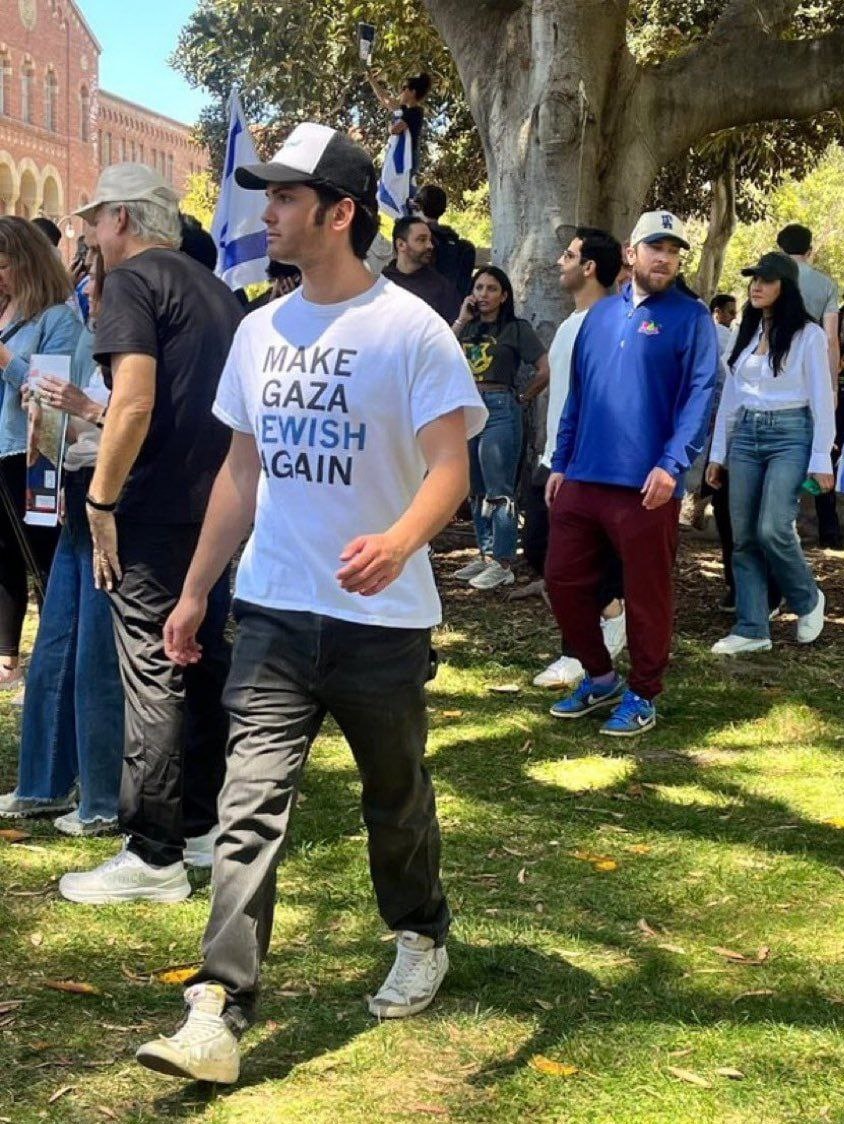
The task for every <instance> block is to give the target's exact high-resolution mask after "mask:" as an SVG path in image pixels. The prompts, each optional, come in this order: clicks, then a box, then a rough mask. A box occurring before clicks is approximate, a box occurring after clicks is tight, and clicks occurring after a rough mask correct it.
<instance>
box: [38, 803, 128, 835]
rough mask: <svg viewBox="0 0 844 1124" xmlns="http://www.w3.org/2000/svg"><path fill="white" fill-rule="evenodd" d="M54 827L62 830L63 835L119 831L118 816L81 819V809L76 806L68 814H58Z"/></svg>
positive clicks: (108, 833)
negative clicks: (110, 818) (108, 818)
mask: <svg viewBox="0 0 844 1124" xmlns="http://www.w3.org/2000/svg"><path fill="white" fill-rule="evenodd" d="M53 827H54V828H55V829H56V830H57V831H60V832H61V833H62V835H74V836H82V835H84V836H90V835H111V834H112V833H113V832H115V831H117V817H115V818H114V819H112V820H104V819H102V818H101V817H100V816H96V817H95V818H94V819H92V820H80V818H79V809H78V808H74V809H73V811H72V812H68V814H67V815H66V816H58V817H57V819H54V820H53Z"/></svg>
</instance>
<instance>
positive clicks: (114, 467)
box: [90, 408, 150, 503]
mask: <svg viewBox="0 0 844 1124" xmlns="http://www.w3.org/2000/svg"><path fill="white" fill-rule="evenodd" d="M149 424H150V413H149V411H148V410H141V409H136V408H126V409H117V410H114V409H112V410H110V411H109V413H108V418H107V421H106V424H105V426H104V428H103V436H102V440H101V441H100V449H99V452H98V454H97V467H96V469H95V470H94V478H93V480H92V481H91V488H90V492H91V495H92V497H93V498H94V499H95V500H96V501H97V502H98V503H116V502H117V500H118V498H119V497H120V493H121V492H122V491H123V485H124V484H125V483H126V478H127V477H128V475H129V473H130V472H131V470H132V465H133V464H134V463H135V461H136V460H137V459H138V453H139V452H140V451H141V446H142V445H143V443H144V440H145V438H146V435H147V433H148V432H149Z"/></svg>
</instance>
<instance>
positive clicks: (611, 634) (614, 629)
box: [601, 609, 627, 659]
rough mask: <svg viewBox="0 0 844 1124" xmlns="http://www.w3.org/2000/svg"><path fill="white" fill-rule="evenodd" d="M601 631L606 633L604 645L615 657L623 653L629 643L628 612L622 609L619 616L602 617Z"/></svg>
mask: <svg viewBox="0 0 844 1124" xmlns="http://www.w3.org/2000/svg"><path fill="white" fill-rule="evenodd" d="M601 632H602V633H603V634H604V647H605V648H606V649H607V651H608V652H609V654H610V655H611V656H612V658H613V659H615V658H616V656H619V655H621V653H622V652H623V651H624V647H625V645H626V644H627V614H626V613H625V611H624V610H623V609H622V610H621V612H620V613H619V615H618V616H617V617H602V618H601Z"/></svg>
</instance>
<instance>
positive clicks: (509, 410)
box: [452, 265, 550, 589]
mask: <svg viewBox="0 0 844 1124" xmlns="http://www.w3.org/2000/svg"><path fill="white" fill-rule="evenodd" d="M452 328H453V330H454V332H455V334H456V336H457V338H458V339H459V340H460V343H461V344H462V345H463V351H464V353H465V355H466V358H467V360H468V362H469V366H470V368H471V370H472V374H473V375H474V377H475V382H476V383H477V387H478V390H479V391H480V392H481V395H482V397H483V400H484V405H485V406H486V408H487V410H488V411H489V419H488V420H487V423H486V426H485V427H484V429H483V432H482V433H480V434H479V435H478V436H477V437H473V438H472V440H471V441H470V442H469V472H470V482H469V502H470V504H471V508H472V517H473V519H474V522H475V534H476V536H477V540H478V548H479V550H480V557H479V558H477V559H476V560H475V561H473V562H470V563H469V564H468V565H467V566H463V567H462V568H461V569H460V570H458V571H457V573H456V574H455V577H457V578H460V579H461V580H462V581H468V582H469V584H470V585H471V586H473V587H474V588H475V589H494V588H495V587H496V586H499V585H511V584H512V583H513V581H514V580H515V578H514V575H513V570H512V563H513V561H514V559H515V557H516V548H517V545H518V525H517V523H516V473H517V472H518V468H519V458H520V456H521V452H522V411H521V407H522V406H523V405H525V404H526V403H528V402H530V401H531V399H533V398H535V397H536V395H537V394H539V393H540V391H542V390H543V389H544V388H545V387H546V386H547V385H548V379H549V377H550V369H549V366H548V353H547V351H546V348H545V346H544V344H543V343H542V342H541V340H540V339H539V337H538V336H537V334H536V332H535V331H534V330H533V328H532V327H531V326H530V324H529V323H528V322H527V320H521V319H519V318H518V317H517V316H516V313H515V308H514V304H513V286H512V284H511V283H510V278H509V277H508V276H507V274H506V273H505V272H504V271H503V270H502V269H498V268H497V266H494V265H487V266H483V267H482V268H481V269H479V270H478V271H477V273H476V274H475V277H474V280H473V282H472V292H471V294H470V295H469V296H468V297H467V298H466V300H465V301H464V302H463V307H462V308H461V310H460V315H459V317H458V318H457V320H456V321H455V322H454V324H453V325H452ZM523 363H527V364H529V365H530V366H533V367H534V368H535V369H536V375H535V376H534V378H533V379H532V380H531V382H530V384H529V385H528V386H527V388H526V389H525V390H524V392H523V393H521V394H519V393H517V390H516V377H517V376H518V373H519V368H520V367H521V365H522V364H523Z"/></svg>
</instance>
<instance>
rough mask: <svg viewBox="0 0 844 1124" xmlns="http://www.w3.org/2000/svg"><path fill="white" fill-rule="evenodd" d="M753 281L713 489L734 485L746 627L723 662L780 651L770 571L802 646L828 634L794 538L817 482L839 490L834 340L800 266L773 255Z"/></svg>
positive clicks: (721, 419)
mask: <svg viewBox="0 0 844 1124" xmlns="http://www.w3.org/2000/svg"><path fill="white" fill-rule="evenodd" d="M742 273H743V275H744V276H745V277H750V278H751V282H750V288H749V300H748V303H747V304H746V305H745V308H744V313H743V315H742V320H741V326H740V327H739V331H738V337H737V339H736V344H735V347H734V348H733V351H732V354H731V356H730V360H729V366H730V374H729V375H728V377H727V379H726V382H725V384H724V393H723V395H722V397H721V403H720V405H719V407H718V415H717V417H716V420H715V434H714V437H713V440H712V452H711V454H710V461H709V467H708V468H707V470H706V479H707V481H708V483H709V484H710V485H711V486H712V487H713V488H718V487H720V486H721V484H722V482H723V479H724V468H725V465H726V467H728V469H729V478H730V520H731V522H732V526H733V536H734V540H735V545H734V548H733V574H734V575H735V580H736V622H735V625H734V626H733V629H732V632H731V633H730V634H729V636H725V637H723V639H721V640H719V641H718V642H717V643H716V644H715V645H714V646H713V648H712V651H713V652H715V653H716V654H718V655H727V656H735V655H739V654H740V653H742V652H756V651H768V650H769V649H770V647H771V634H770V624H769V619H768V617H769V606H768V567H770V570H771V572H772V574H773V576H774V577H775V578H776V580H777V583H778V584H779V586H780V588H781V589H782V592H783V595H784V596H785V598H786V600H787V601H788V604H789V607H790V608H791V610H792V611H793V612H794V613H796V614H797V640H798V643H801V644H811V643H812V641H813V640H816V639H817V637H818V636H819V635H820V633H821V631H822V629H823V625H824V605H825V599H824V595H823V593H822V592H821V591H820V590H819V589H818V587H817V585H816V583H815V579H814V578H813V576H812V573H811V571H810V570H809V566H808V564H807V562H806V558H805V556H804V554H803V550H802V548H801V546H800V540H799V539H798V537H797V534H796V531H795V529H794V521H795V519H796V517H797V507H798V504H799V501H800V490H801V487H802V486H803V484H804V482H805V481H806V477H807V474H808V475H809V477H810V478H811V479H812V480H814V481H815V485H816V486H817V488H819V489H820V490H821V491H824V492H826V491H829V490H830V489H831V488H832V487H833V485H834V478H833V475H832V458H831V456H830V449H831V448H832V445H833V441H834V439H835V403H834V401H833V395H832V386H831V384H830V379H829V360H828V357H827V345H826V336H825V334H824V331H823V329H822V328H821V327H820V325H819V324H817V323H816V322H815V321H814V320H812V318H811V317H810V316H809V314H808V312H807V311H806V308H805V306H804V304H803V299H802V297H801V296H800V289H799V288H798V272H797V265H796V264H795V262H794V261H792V259H791V258H789V257H786V256H785V255H784V254H778V253H771V254H763V255H762V257H761V258H760V260H759V261H758V263H757V264H756V265H754V266H751V267H750V268H748V269H744V270H742Z"/></svg>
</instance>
